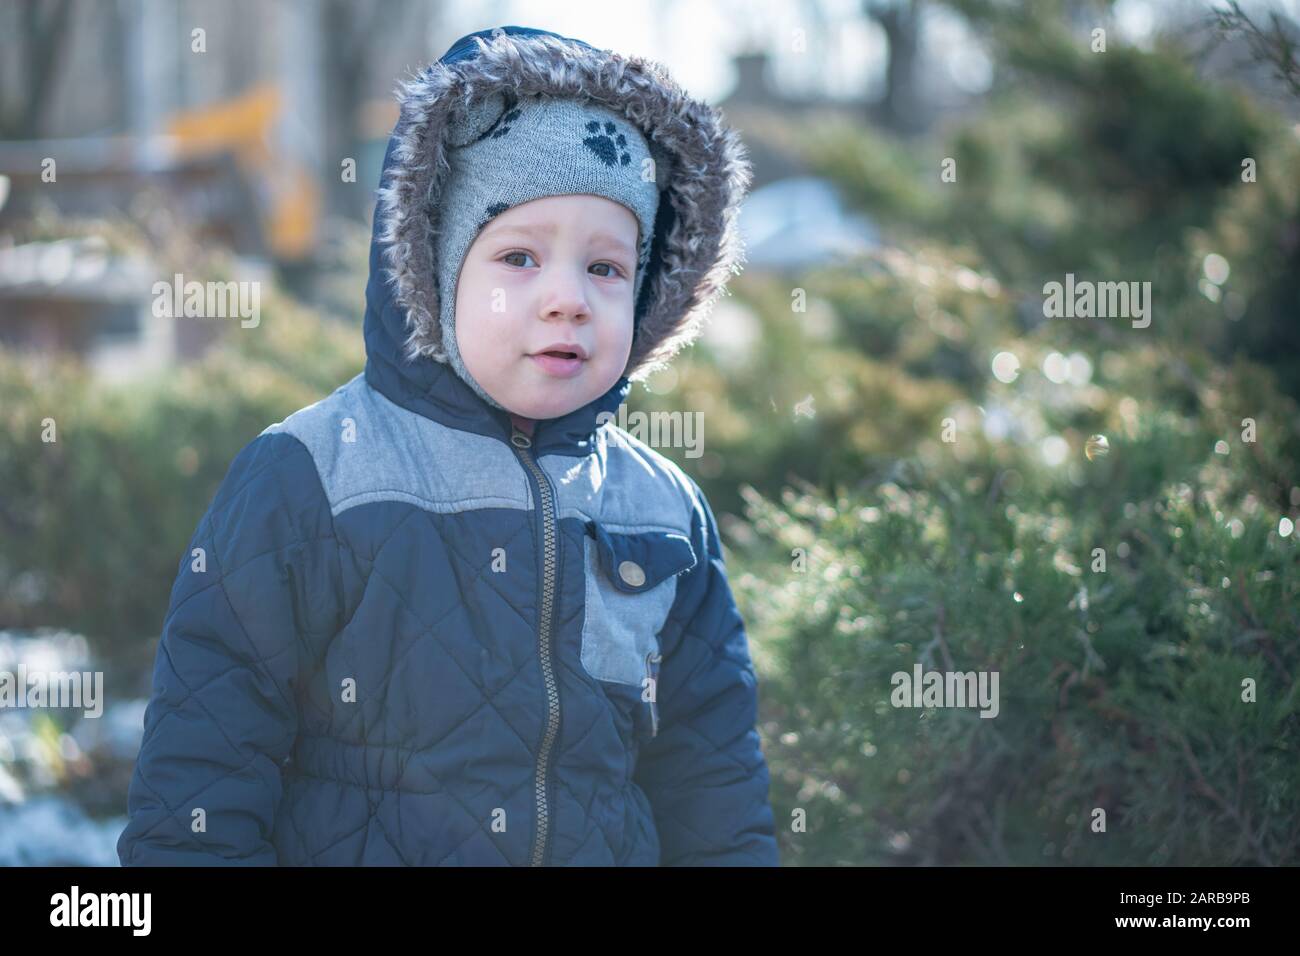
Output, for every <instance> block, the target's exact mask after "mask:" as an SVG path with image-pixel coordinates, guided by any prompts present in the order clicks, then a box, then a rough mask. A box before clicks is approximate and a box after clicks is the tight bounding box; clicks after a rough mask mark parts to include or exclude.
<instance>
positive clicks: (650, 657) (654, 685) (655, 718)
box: [641, 651, 663, 737]
mask: <svg viewBox="0 0 1300 956" xmlns="http://www.w3.org/2000/svg"><path fill="white" fill-rule="evenodd" d="M661 660H663V655H661V654H656V653H655V652H654V651H651V652H650V653H649V654H647V655H646V656H645V674H646V679H647V680H648V681H649V682H650V683H649V685H648V686H647V687H646V688H645V690H643V691H642V692H641V697H642V699H643V700H644V699H645V691H646V690H648V691H650V698H649V704H650V736H651V737H655V736H656V735H657V734H658V733H659V705H658V704H657V703H656V699H657V698H658V696H659V680H658V678H657V677H655V674H654V665H655V664H657V663H659V662H660V661H661Z"/></svg>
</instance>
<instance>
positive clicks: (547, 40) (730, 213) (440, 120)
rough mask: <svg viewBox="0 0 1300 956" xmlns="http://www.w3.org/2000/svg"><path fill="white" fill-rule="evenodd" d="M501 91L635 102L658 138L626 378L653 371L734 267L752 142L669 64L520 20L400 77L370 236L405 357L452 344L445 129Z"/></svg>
mask: <svg viewBox="0 0 1300 956" xmlns="http://www.w3.org/2000/svg"><path fill="white" fill-rule="evenodd" d="M497 93H505V94H513V95H516V96H528V95H533V94H548V95H552V96H557V97H574V98H578V97H587V98H590V99H591V100H594V101H597V102H598V103H600V104H602V105H604V106H606V107H608V108H609V109H611V110H614V111H615V112H618V113H621V114H622V115H624V116H626V117H627V119H628V121H629V122H631V123H633V124H635V125H636V126H637V127H638V128H639V129H640V130H641V131H642V133H643V134H644V135H645V137H646V140H647V142H648V143H649V144H650V147H651V150H652V152H653V153H654V155H655V156H656V168H657V172H658V176H657V179H658V181H659V183H660V184H661V191H660V201H659V211H658V216H657V218H656V221H655V235H654V241H653V245H652V248H651V255H650V265H649V267H648V268H647V272H646V277H645V281H644V282H643V284H642V289H641V295H640V297H639V298H638V301H637V305H636V326H637V328H636V333H635V336H634V338H633V341H632V350H631V355H630V357H629V359H628V364H627V366H626V368H625V370H624V377H625V378H627V379H629V380H632V381H636V380H639V379H643V378H645V377H646V376H647V375H648V374H649V373H650V372H652V371H653V370H654V369H656V368H658V367H660V366H662V365H663V364H664V363H666V362H667V361H668V360H669V359H671V358H672V357H673V356H674V355H675V354H676V353H677V352H678V351H680V350H681V349H682V348H683V347H685V346H686V345H689V344H690V343H691V342H693V341H694V340H695V338H696V337H697V336H698V335H699V333H700V331H701V330H702V327H703V322H704V320H705V318H706V316H707V315H708V312H709V309H710V308H711V306H712V305H713V303H714V301H715V300H716V299H717V297H718V295H720V294H721V293H723V291H724V287H725V284H726V282H727V279H728V278H729V276H730V275H731V274H732V273H734V272H738V271H739V268H740V264H741V262H742V261H743V248H742V245H741V242H740V238H739V234H738V232H737V226H736V215H737V213H738V211H739V206H740V202H741V200H742V198H743V197H744V194H745V191H746V189H747V188H748V186H749V184H750V181H751V176H752V174H751V170H750V165H749V160H748V158H747V155H746V150H745V147H744V145H743V143H742V142H741V140H740V138H739V136H738V135H737V134H736V132H735V131H734V130H731V129H729V128H727V127H726V126H725V125H724V124H723V118H722V115H721V113H720V112H719V111H718V110H716V109H715V108H712V107H710V106H708V105H706V104H704V103H702V102H700V101H698V100H694V99H691V98H690V97H689V96H687V94H686V93H685V92H684V91H683V90H682V89H681V87H680V86H678V85H677V83H676V82H675V81H673V80H672V78H671V77H669V76H668V74H667V72H666V71H665V70H664V68H663V67H662V66H660V65H658V64H656V63H654V62H652V61H650V60H646V59H644V58H641V57H636V56H623V55H621V54H619V53H616V52H614V51H611V50H598V49H595V48H594V47H592V46H590V45H589V44H586V43H584V42H582V41H580V40H573V39H570V38H567V37H562V36H558V35H557V34H554V33H550V32H547V31H542V30H533V29H529V28H524V27H514V26H507V27H499V28H497V29H496V30H490V31H488V30H485V31H480V32H478V33H472V34H470V35H468V36H466V37H462V38H461V39H460V40H457V41H456V43H455V44H453V45H452V47H451V49H450V50H448V51H447V53H446V54H445V55H444V56H443V57H442V58H441V59H440V60H438V62H437V63H434V64H433V65H431V66H429V67H428V68H427V69H425V70H424V71H422V72H421V73H420V74H419V75H418V76H416V77H415V78H414V79H413V80H411V81H410V82H409V83H406V84H404V85H403V86H402V88H401V89H400V90H399V94H398V95H399V102H400V105H401V114H400V118H399V120H398V123H397V127H396V129H395V130H394V132H393V138H392V141H391V142H390V144H389V151H388V157H387V158H386V160H385V168H384V173H383V178H382V181H381V184H380V189H379V205H378V208H377V209H376V215H375V237H376V242H377V243H382V246H383V249H382V256H381V259H382V267H383V268H384V270H385V273H386V278H387V279H388V281H389V284H390V291H391V294H392V300H393V303H392V304H393V305H394V306H395V307H396V309H397V311H398V313H399V314H400V315H401V316H402V317H403V318H404V320H405V329H404V334H405V335H404V340H403V342H402V343H401V351H402V353H403V354H402V359H404V360H405V361H411V360H419V359H427V360H438V361H441V360H442V359H444V358H445V354H446V353H445V352H443V350H442V334H441V328H440V325H439V321H438V312H439V309H438V288H437V283H436V280H435V275H436V270H435V264H434V255H435V243H434V242H433V238H434V236H435V234H436V230H437V229H438V218H439V215H440V211H441V205H440V203H439V196H440V194H441V191H442V189H443V186H444V183H445V182H446V176H447V174H448V172H449V170H450V166H449V164H448V160H447V148H448V132H449V127H451V126H452V123H453V121H454V120H455V119H458V118H459V117H461V116H463V115H465V112H464V111H467V110H468V109H470V108H471V107H473V106H477V105H479V104H481V103H482V102H483V101H484V100H485V99H487V98H488V97H491V96H493V95H494V94H497ZM665 167H666V169H665ZM373 252H374V250H372V257H371V269H372V277H371V279H372V287H373V282H374V279H375V276H374V275H373V272H374V270H375V267H376V265H378V263H376V261H375V256H374V255H373ZM370 339H371V336H370V335H369V333H368V334H367V342H368V344H369V343H370ZM392 358H393V359H396V358H397V356H392Z"/></svg>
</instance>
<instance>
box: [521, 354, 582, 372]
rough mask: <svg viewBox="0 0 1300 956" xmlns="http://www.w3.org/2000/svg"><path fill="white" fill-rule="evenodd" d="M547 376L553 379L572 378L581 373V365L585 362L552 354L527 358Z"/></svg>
mask: <svg viewBox="0 0 1300 956" xmlns="http://www.w3.org/2000/svg"><path fill="white" fill-rule="evenodd" d="M528 357H529V358H530V359H532V360H533V361H534V362H535V363H537V366H538V368H540V369H541V370H542V371H543V372H545V373H546V374H547V375H551V376H554V377H555V378H573V376H575V375H577V374H578V373H579V372H580V371H582V364H583V362H584V361H585V360H584V359H580V358H578V357H577V356H573V357H572V358H564V357H562V356H561V355H557V354H555V353H554V352H538V353H536V354H534V355H530V356H528Z"/></svg>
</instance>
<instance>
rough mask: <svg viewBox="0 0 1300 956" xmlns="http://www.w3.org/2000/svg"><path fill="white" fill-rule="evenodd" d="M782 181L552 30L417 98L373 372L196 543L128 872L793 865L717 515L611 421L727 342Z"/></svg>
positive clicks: (272, 457)
mask: <svg viewBox="0 0 1300 956" xmlns="http://www.w3.org/2000/svg"><path fill="white" fill-rule="evenodd" d="M749 181H750V168H749V164H748V160H747V159H746V156H745V151H744V147H743V145H742V144H741V142H740V141H739V138H738V137H737V135H736V134H735V132H734V131H732V130H729V129H727V128H725V127H724V126H723V125H722V120H721V117H720V116H719V114H718V113H717V112H716V111H715V110H713V109H711V108H709V107H708V106H706V105H704V104H702V103H699V102H697V101H694V100H692V99H690V98H688V97H687V96H686V95H685V93H683V91H682V90H681V89H680V88H679V87H678V86H677V85H676V84H675V83H674V82H673V81H672V80H671V79H670V78H669V77H668V76H667V75H665V73H663V72H662V68H660V67H657V66H655V65H654V64H652V63H650V62H648V61H645V60H642V59H639V58H635V57H624V56H620V55H619V54H617V53H614V52H611V51H602V50H596V49H594V48H592V47H590V46H588V45H587V44H585V43H582V42H581V41H577V40H571V39H568V38H565V37H560V36H557V35H556V34H553V33H549V32H545V31H537V30H530V29H525V28H519V27H505V28H500V29H498V30H494V31H491V32H488V31H483V32H481V33H476V34H471V35H470V36H467V37H465V38H463V39H461V40H459V41H457V43H456V44H454V45H453V46H452V48H451V50H450V51H448V53H447V54H446V55H445V56H443V58H442V59H441V60H440V61H439V62H438V63H436V64H434V65H433V66H432V67H430V68H429V69H427V70H426V71H425V72H424V73H423V74H422V75H420V76H419V77H418V78H417V79H415V80H414V81H413V82H412V83H411V84H409V85H408V86H406V87H405V88H404V90H403V95H402V109H401V118H400V120H399V122H398V125H397V128H396V130H395V132H394V135H393V138H392V140H391V142H390V144H389V148H388V155H387V157H386V159H385V162H384V174H383V180H382V184H381V189H380V197H379V207H378V209H377V211H376V215H375V233H374V239H373V242H372V245H371V256H370V281H369V284H368V286H367V289H366V315H365V342H366V352H367V358H366V366H365V372H364V374H362V375H358V376H357V377H356V378H355V379H353V380H352V381H351V382H349V383H347V384H346V385H343V386H342V387H340V388H339V389H338V390H337V391H335V392H334V393H333V394H332V395H330V396H329V397H328V398H326V399H324V400H323V401H320V402H317V403H316V404H314V405H311V406H309V407H307V408H304V409H302V410H301V411H298V412H296V413H294V414H293V415H290V416H289V417H288V418H286V419H285V420H284V421H283V422H280V423H278V424H275V425H272V426H271V427H269V428H267V429H266V431H264V432H263V433H262V434H261V435H259V436H258V437H257V438H256V439H254V440H253V441H252V442H251V443H250V444H249V445H248V446H247V447H245V448H244V449H243V451H241V452H240V454H239V455H238V457H237V458H236V459H235V461H234V463H233V464H232V466H231V468H230V471H229V473H228V474H227V476H226V478H225V480H224V482H223V484H222V485H221V488H220V489H219V490H218V492H217V494H216V497H215V499H214V500H213V502H212V504H211V506H210V508H209V509H208V512H207V514H206V515H205V516H204V517H203V519H202V520H201V522H200V524H199V526H198V529H197V531H196V532H195V535H194V538H193V540H192V541H191V543H190V547H189V549H187V551H186V554H185V555H184V557H183V559H182V562H181V567H180V572H179V576H178V578H177V580H176V584H175V586H174V588H173V591H172V597H171V605H170V608H169V610H168V614H167V618H166V621H165V624H164V630H163V636H162V641H161V645H160V647H159V651H158V657H157V663H156V667H155V672H154V690H153V697H152V699H151V700H150V703H149V706H148V709H147V711H146V714H145V721H144V723H145V728H144V739H143V744H142V746H141V750H140V756H139V759H138V762H137V764H136V769H135V774H134V776H133V778H132V781H131V785H130V793H129V798H128V799H129V812H130V821H129V823H128V825H127V828H126V830H125V831H124V832H123V834H122V836H121V838H120V839H119V842H118V853H119V856H120V857H121V861H122V863H123V864H124V865H180V864H187V865H189V864H198V865H205V864H264V865H276V864H279V865H283V866H293V865H327V866H328V865H335V866H337V865H347V866H355V865H395V864H405V865H412V866H417V865H424V866H434V865H518V866H526V865H532V866H541V865H597V866H605V865H620V866H621V865H631V866H646V865H649V866H654V865H761V866H775V865H776V864H777V863H778V858H777V849H776V840H775V832H774V821H773V815H772V809H771V806H770V804H769V799H768V784H769V777H768V769H767V766H766V763H765V761H764V758H763V754H762V751H761V749H760V746H759V736H758V733H757V730H756V729H755V721H756V709H757V700H756V688H755V679H754V670H753V667H752V664H751V660H750V655H749V648H748V644H747V639H746V635H745V631H744V625H743V622H742V620H741V618H740V616H739V614H738V613H737V610H736V605H735V602H734V600H733V596H732V593H731V591H730V587H729V585H728V582H727V575H726V569H725V566H724V563H723V555H722V548H721V543H720V542H719V540H718V529H717V526H716V524H715V521H714V516H713V513H712V511H711V510H710V508H709V504H708V502H707V501H706V500H705V498H704V495H703V494H702V493H701V492H700V489H699V487H698V486H697V485H696V483H695V482H694V481H693V480H692V479H691V478H690V477H688V476H687V475H686V474H685V473H684V472H683V471H682V470H681V469H680V468H678V467H677V466H676V465H674V464H673V463H672V462H671V461H669V460H668V459H667V458H665V457H664V456H662V455H661V454H659V453H658V452H656V451H654V450H652V449H650V448H649V447H647V446H646V445H644V444H643V443H641V442H640V441H637V440H636V439H634V438H632V437H631V436H630V435H628V434H627V433H626V432H625V431H623V430H621V429H619V428H618V427H617V426H616V425H614V424H613V423H612V422H610V421H609V419H610V418H611V417H615V416H616V414H617V409H618V406H619V405H620V403H622V402H623V401H624V400H625V399H626V397H627V395H628V393H629V391H630V388H631V382H632V381H633V380H639V379H641V378H643V377H644V376H645V374H646V373H647V372H648V371H649V370H651V369H652V368H654V367H657V366H659V365H662V364H663V362H664V361H665V360H667V359H669V358H671V357H672V355H673V354H675V353H676V351H678V350H679V349H680V348H681V347H682V346H684V345H686V344H689V343H690V342H691V341H692V340H693V339H694V338H695V337H696V335H697V334H698V332H699V327H700V323H701V321H702V320H703V318H704V316H705V314H706V312H707V309H708V307H709V306H710V304H711V303H712V301H713V300H714V298H715V297H716V295H717V294H718V293H719V292H720V291H721V288H722V286H723V283H724V282H725V281H726V278H727V275H728V273H729V272H731V271H732V269H733V266H734V265H735V264H736V263H737V262H738V260H739V258H740V248H739V242H738V240H737V238H736V235H735V227H734V218H735V214H736V212H737V207H738V204H739V202H740V200H741V198H742V196H743V193H744V191H745V189H746V188H747V186H748V184H749Z"/></svg>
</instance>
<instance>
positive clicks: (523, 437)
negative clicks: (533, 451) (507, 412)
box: [510, 422, 533, 448]
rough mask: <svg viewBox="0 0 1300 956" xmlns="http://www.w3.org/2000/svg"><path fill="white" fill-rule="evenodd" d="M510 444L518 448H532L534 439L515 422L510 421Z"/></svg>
mask: <svg viewBox="0 0 1300 956" xmlns="http://www.w3.org/2000/svg"><path fill="white" fill-rule="evenodd" d="M510 429H511V431H510V444H512V445H514V446H515V447H516V448H531V447H532V446H533V440H532V439H531V438H529V437H528V433H527V432H526V431H524V430H523V429H522V428H520V427H519V426H518V425H516V424H514V423H513V422H511V423H510Z"/></svg>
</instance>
